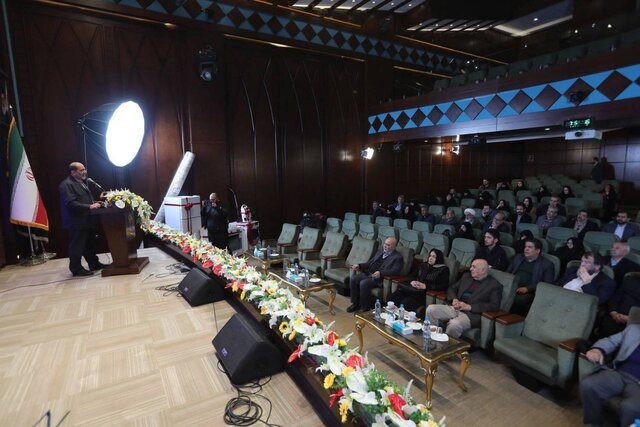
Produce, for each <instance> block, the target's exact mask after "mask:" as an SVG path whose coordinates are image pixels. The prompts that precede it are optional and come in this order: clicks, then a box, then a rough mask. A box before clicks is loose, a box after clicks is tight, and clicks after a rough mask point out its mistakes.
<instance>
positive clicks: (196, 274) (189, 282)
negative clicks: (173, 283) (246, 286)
mask: <svg viewBox="0 0 640 427" xmlns="http://www.w3.org/2000/svg"><path fill="white" fill-rule="evenodd" d="M178 291H179V292H180V294H181V295H182V296H183V297H184V299H185V300H187V302H188V303H189V305H190V306H191V307H197V306H199V305H203V304H209V303H212V302H216V301H220V300H223V299H224V286H223V284H222V283H221V282H220V281H218V280H214V279H212V278H211V277H209V276H208V275H207V274H206V273H204V272H203V271H202V270H199V269H197V268H192V269H191V271H189V273H188V274H187V275H186V276H185V277H184V279H182V282H180V284H179V285H178Z"/></svg>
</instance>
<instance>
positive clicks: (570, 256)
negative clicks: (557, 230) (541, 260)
mask: <svg viewBox="0 0 640 427" xmlns="http://www.w3.org/2000/svg"><path fill="white" fill-rule="evenodd" d="M582 254H584V245H583V244H582V240H580V239H578V238H577V237H570V238H568V239H567V241H566V243H565V244H564V246H560V247H559V248H558V249H556V250H555V251H553V252H551V255H555V256H557V257H558V258H559V259H560V275H559V276H558V277H562V275H563V274H564V272H565V270H566V269H567V263H568V262H569V261H573V260H580V259H582Z"/></svg>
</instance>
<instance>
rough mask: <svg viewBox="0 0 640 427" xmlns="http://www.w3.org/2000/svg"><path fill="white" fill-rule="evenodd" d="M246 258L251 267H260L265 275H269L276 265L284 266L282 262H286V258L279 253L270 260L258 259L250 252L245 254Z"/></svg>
mask: <svg viewBox="0 0 640 427" xmlns="http://www.w3.org/2000/svg"><path fill="white" fill-rule="evenodd" d="M243 255H244V256H245V257H246V258H247V261H248V262H249V264H250V265H255V266H258V267H259V268H260V269H262V272H263V273H264V274H267V271H268V270H269V269H270V268H271V267H272V266H273V265H275V264H282V262H283V261H284V260H285V258H286V257H285V256H284V255H281V254H278V253H274V254H272V255H275V256H270V257H269V258H264V257H257V256H255V255H253V254H252V253H249V252H245V253H244V254H243Z"/></svg>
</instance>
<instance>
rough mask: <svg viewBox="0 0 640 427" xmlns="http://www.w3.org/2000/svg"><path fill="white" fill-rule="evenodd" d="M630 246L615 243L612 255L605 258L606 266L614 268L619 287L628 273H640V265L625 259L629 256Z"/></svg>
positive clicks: (612, 246) (612, 247)
mask: <svg viewBox="0 0 640 427" xmlns="http://www.w3.org/2000/svg"><path fill="white" fill-rule="evenodd" d="M629 251H630V249H629V245H628V244H627V243H624V242H615V243H613V244H612V245H611V251H610V253H611V255H610V256H608V257H606V258H605V264H606V265H608V266H609V267H611V268H613V274H614V279H615V281H616V283H617V284H618V286H620V285H621V284H622V279H623V278H624V275H625V274H627V273H631V272H632V271H640V265H638V264H636V263H635V262H633V261H631V260H630V259H629V258H625V257H626V256H627V255H628V254H629Z"/></svg>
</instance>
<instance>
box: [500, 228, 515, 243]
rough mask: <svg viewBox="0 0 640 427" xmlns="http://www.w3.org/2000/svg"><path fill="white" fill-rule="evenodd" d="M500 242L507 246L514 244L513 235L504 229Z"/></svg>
mask: <svg viewBox="0 0 640 427" xmlns="http://www.w3.org/2000/svg"><path fill="white" fill-rule="evenodd" d="M500 243H501V244H503V245H506V246H513V235H511V234H509V233H505V232H504V231H501V232H500Z"/></svg>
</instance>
